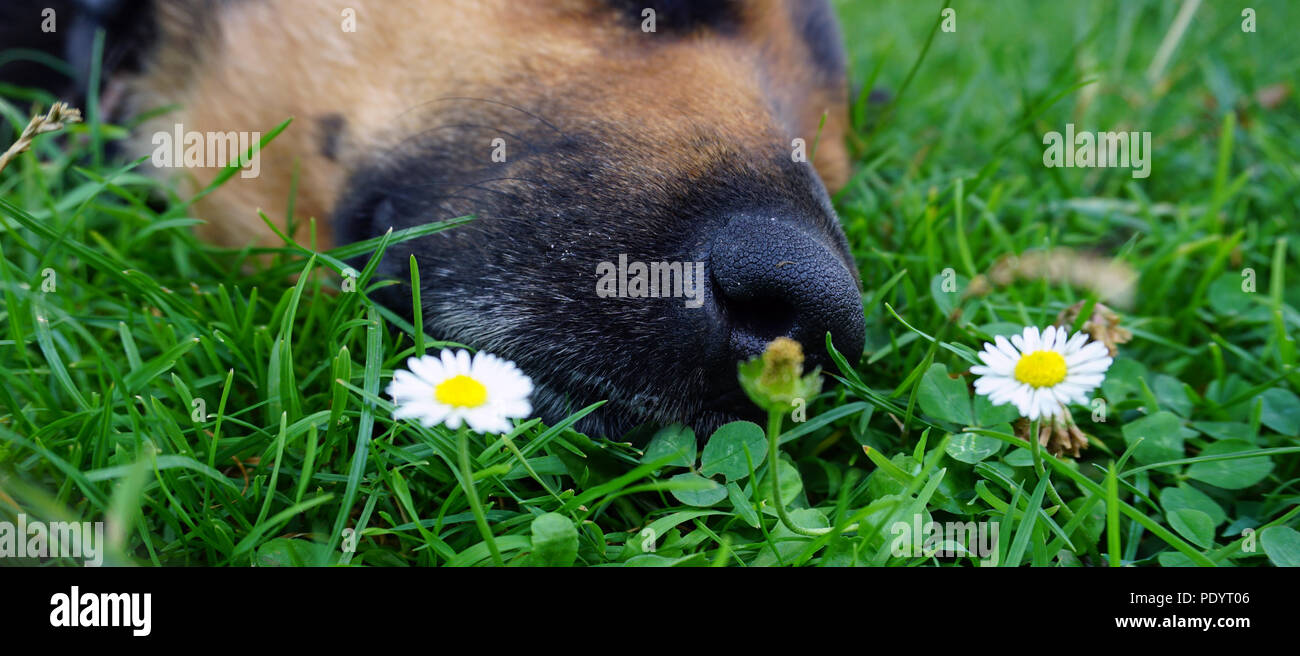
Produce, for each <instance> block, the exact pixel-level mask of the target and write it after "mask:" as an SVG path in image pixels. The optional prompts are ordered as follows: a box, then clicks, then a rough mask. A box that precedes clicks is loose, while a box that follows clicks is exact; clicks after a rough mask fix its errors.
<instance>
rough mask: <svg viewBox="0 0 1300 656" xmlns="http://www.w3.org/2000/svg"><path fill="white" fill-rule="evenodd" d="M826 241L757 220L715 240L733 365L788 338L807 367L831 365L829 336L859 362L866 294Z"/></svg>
mask: <svg viewBox="0 0 1300 656" xmlns="http://www.w3.org/2000/svg"><path fill="white" fill-rule="evenodd" d="M829 241H830V240H828V239H826V240H824V239H819V238H818V237H817V236H816V235H815V234H814V233H813V232H811V231H810V230H808V229H805V228H803V227H800V226H798V225H795V224H794V223H792V222H790V221H786V220H782V219H779V218H762V217H752V216H743V217H739V218H736V219H733V220H731V221H730V222H729V223H728V224H727V226H726V227H725V228H723V230H722V231H721V232H720V233H719V234H718V235H717V237H716V239H715V241H714V242H713V248H712V249H711V251H710V254H709V268H710V271H711V274H712V277H713V281H714V283H715V287H714V289H715V293H716V297H717V303H718V305H719V306H720V308H719V309H720V313H719V316H721V317H722V318H723V320H724V321H725V322H726V323H727V324H728V325H727V329H728V330H729V332H730V337H729V341H728V347H729V350H730V353H729V354H728V356H729V359H730V360H731V361H732V362H735V361H736V360H742V359H747V358H750V357H753V356H754V355H756V354H758V353H761V352H762V351H763V349H764V348H766V346H767V344H768V343H769V342H771V341H772V340H773V339H775V338H777V337H780V336H786V337H791V338H793V339H795V340H797V341H799V342H800V343H801V344H803V345H804V350H805V352H806V353H807V356H808V359H809V368H811V366H815V365H822V366H827V365H829V364H830V362H829V357H828V356H827V355H826V349H825V346H824V345H825V340H826V333H827V332H830V334H831V338H832V340H833V341H834V343H835V348H836V350H838V351H840V352H841V353H844V354H845V355H847V356H848V357H849V359H850V361H855V362H856V360H857V357H858V355H860V354H861V353H862V348H863V342H864V340H865V317H864V315H863V312H862V296H861V294H859V292H858V286H857V282H856V280H855V277H854V275H853V272H852V270H851V269H850V268H849V267H850V265H849V264H848V263H846V262H845V261H844V259H843V258H842V257H841V256H840V255H839V254H837V253H836V249H835V248H834V247H833V246H831V245H830V244H829V243H827V242H829Z"/></svg>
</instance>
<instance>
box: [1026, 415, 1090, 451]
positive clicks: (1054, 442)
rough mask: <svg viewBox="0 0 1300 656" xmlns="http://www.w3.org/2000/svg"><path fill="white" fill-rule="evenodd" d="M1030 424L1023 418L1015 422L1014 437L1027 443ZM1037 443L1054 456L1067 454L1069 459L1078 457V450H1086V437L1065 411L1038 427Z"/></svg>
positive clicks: (1030, 428)
mask: <svg viewBox="0 0 1300 656" xmlns="http://www.w3.org/2000/svg"><path fill="white" fill-rule="evenodd" d="M1032 426H1033V424H1032V422H1030V421H1029V420H1028V419H1025V418H1024V417H1021V418H1020V419H1017V420H1016V422H1015V430H1016V437H1019V438H1020V439H1022V440H1025V441H1029V431H1030V430H1032ZM1038 443H1039V444H1040V445H1042V446H1043V448H1045V449H1047V452H1048V453H1050V454H1052V455H1054V456H1058V457H1059V456H1061V455H1064V454H1069V455H1070V457H1071V458H1078V457H1079V450H1080V449H1086V448H1088V435H1087V434H1086V433H1084V432H1083V431H1082V430H1079V426H1078V425H1077V424H1075V423H1074V417H1073V416H1071V415H1070V412H1069V411H1068V410H1067V411H1065V412H1062V413H1059V414H1057V415H1056V416H1055V417H1053V418H1051V419H1048V420H1046V421H1044V422H1042V424H1041V425H1039V427H1038Z"/></svg>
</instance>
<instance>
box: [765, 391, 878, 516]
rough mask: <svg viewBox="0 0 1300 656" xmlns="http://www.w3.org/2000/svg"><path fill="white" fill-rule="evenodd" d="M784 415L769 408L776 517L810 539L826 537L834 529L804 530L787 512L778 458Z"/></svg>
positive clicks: (768, 458) (769, 457) (771, 464)
mask: <svg viewBox="0 0 1300 656" xmlns="http://www.w3.org/2000/svg"><path fill="white" fill-rule="evenodd" d="M784 414H785V413H784V412H782V411H781V410H780V409H779V408H769V409H768V411H767V460H768V471H769V472H770V473H771V474H772V503H774V504H775V505H776V516H777V517H779V518H781V523H782V524H785V527H786V528H788V529H790V530H791V531H794V532H795V533H797V534H799V535H806V536H809V537H819V536H822V535H826V534H827V533H830V532H831V531H832V530H834V528H833V527H832V528H804V527H802V526H799V525H798V524H796V523H794V520H793V519H791V517H790V515H789V513H787V512H786V510H785V502H784V501H782V500H781V479H780V473H779V472H780V470H781V466H780V465H781V461H780V458H779V457H778V456H779V455H780V451H778V450H777V448H778V444H777V441H778V440H777V438H779V437H780V436H781V419H782V417H783V416H784ZM856 530H858V525H857V524H856V523H854V524H850V525H848V526H846V527H844V528H843V529H842V531H841V532H844V533H847V532H849V531H856Z"/></svg>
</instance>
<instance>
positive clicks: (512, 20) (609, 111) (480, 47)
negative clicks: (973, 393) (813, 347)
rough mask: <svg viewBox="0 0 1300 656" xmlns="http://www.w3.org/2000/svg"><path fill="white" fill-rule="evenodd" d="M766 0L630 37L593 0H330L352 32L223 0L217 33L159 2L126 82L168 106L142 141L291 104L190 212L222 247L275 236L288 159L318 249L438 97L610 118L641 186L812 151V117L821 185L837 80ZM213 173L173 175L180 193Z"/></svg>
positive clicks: (266, 5)
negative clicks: (696, 132) (241, 164)
mask: <svg viewBox="0 0 1300 656" xmlns="http://www.w3.org/2000/svg"><path fill="white" fill-rule="evenodd" d="M782 1H787V2H798V1H801V0H757V1H756V2H754V3H751V5H749V7H748V9H747V11H746V12H745V17H744V20H743V23H742V26H741V29H740V34H739V35H737V36H735V37H727V38H721V37H717V36H710V35H705V34H701V35H700V36H693V35H692V36H686V37H681V38H669V37H667V36H664V37H662V38H661V37H658V36H657V35H649V36H648V37H647V38H641V37H642V35H639V34H638V35H632V34H629V30H628V28H627V27H626V26H620V25H617V24H615V22H614V21H612V20H608V16H606V17H605V19H603V20H602V19H601V15H600V13H599V6H598V5H599V3H597V2H596V1H595V0H549V1H540V0H537V1H534V0H527V1H517V0H403V1H401V2H396V1H392V0H372V1H366V0H353V1H351V2H348V3H344V6H348V7H353V8H355V10H356V23H357V30H356V32H344V31H343V29H342V22H343V16H342V15H341V13H340V12H341V8H342V7H341V6H340V5H335V4H333V3H326V2H316V1H302V0H261V1H259V2H231V3H228V4H222V5H220V6H221V8H220V9H219V10H217V11H218V13H217V14H216V15H215V17H216V18H217V22H218V24H219V26H218V29H216V30H212V29H211V28H208V29H207V30H205V31H202V32H201V33H198V32H199V31H200V28H199V27H198V25H197V22H196V21H195V20H194V16H193V14H192V13H190V12H187V11H184V10H180V9H176V8H174V7H173V8H172V9H170V10H164V11H163V12H162V16H161V22H162V32H163V37H164V41H163V45H162V47H161V48H160V50H159V52H160V56H159V59H158V60H157V61H156V62H155V63H154V65H153V68H152V69H150V70H147V71H146V72H145V74H144V75H142V76H141V77H139V78H138V79H136V80H134V81H133V82H132V90H133V91H134V98H135V103H136V105H137V106H138V108H140V109H147V108H151V107H160V106H166V105H177V106H179V109H178V110H176V111H174V112H171V113H169V114H167V115H165V116H161V117H157V118H155V119H153V120H152V121H150V122H149V123H148V124H146V125H144V126H142V128H141V130H140V132H139V138H140V140H141V144H140V145H141V148H140V150H141V152H148V150H149V146H148V143H149V141H148V135H150V134H152V133H153V132H155V131H160V130H161V131H170V130H172V128H173V126H174V125H175V124H176V123H180V124H182V125H183V126H184V129H185V130H187V131H188V130H197V131H200V132H208V131H223V132H224V131H229V130H237V131H250V132H251V131H258V132H262V133H266V132H268V131H269V130H270V129H271V128H272V127H274V126H275V125H276V124H278V123H280V122H281V121H283V120H284V119H285V118H287V117H291V116H292V117H294V123H293V124H292V125H291V126H290V127H289V128H288V129H287V130H286V131H285V132H284V133H283V134H281V135H280V136H279V137H278V138H277V139H276V141H275V142H274V143H273V144H272V145H271V146H269V147H268V149H267V150H265V151H264V152H262V154H261V158H262V159H261V175H260V177H258V178H255V179H243V178H241V177H239V176H235V177H234V178H233V179H231V180H230V181H229V182H228V183H227V184H226V185H225V186H224V187H223V188H222V189H220V190H219V191H217V192H216V193H214V194H212V195H211V196H208V197H206V198H204V199H203V200H201V201H200V202H199V203H198V205H197V207H196V208H195V212H196V214H197V215H198V216H199V217H200V218H203V219H205V220H207V221H208V223H207V225H206V226H204V227H203V228H202V230H201V233H202V234H203V236H205V237H206V238H208V239H210V240H213V241H216V242H218V243H222V244H226V245H231V246H242V245H245V244H248V243H250V242H257V243H261V244H274V243H275V242H276V240H275V239H274V237H273V234H272V233H270V231H269V230H267V228H266V226H265V225H263V223H262V221H261V220H260V219H259V218H258V216H257V210H258V209H261V210H263V211H265V212H266V213H267V215H268V216H270V217H271V218H273V219H274V220H276V221H278V222H280V223H283V222H284V216H285V213H286V211H287V205H286V203H287V199H288V197H289V192H290V185H291V180H292V175H293V171H294V167H295V163H296V164H297V166H298V169H299V171H300V182H299V185H298V193H297V201H296V204H297V208H296V214H297V216H298V217H299V218H298V220H297V223H299V224H300V225H301V224H304V223H305V219H306V218H308V217H315V218H316V219H317V226H318V234H319V241H318V245H319V246H320V247H322V248H324V247H328V246H329V245H331V243H332V238H331V229H330V226H329V222H328V219H329V216H330V214H331V210H332V209H333V207H334V205H335V203H336V202H337V201H338V198H339V193H340V191H341V189H342V187H343V185H344V184H345V179H346V174H347V172H348V171H349V165H350V164H351V163H355V162H357V161H359V160H360V159H362V158H366V157H373V156H375V154H376V153H378V152H382V151H383V149H385V148H387V147H390V146H393V145H396V144H400V143H402V142H403V140H404V138H406V137H407V136H409V135H411V134H415V133H418V132H420V131H422V130H427V129H429V127H430V125H431V123H436V121H433V120H432V118H431V117H434V116H436V112H437V110H438V107H437V104H436V101H437V100H438V99H441V98H448V97H452V96H477V97H499V96H503V95H504V96H505V97H502V98H501V100H503V101H505V102H517V101H518V99H519V98H542V99H547V98H550V97H555V98H557V99H558V101H559V104H564V105H567V106H569V107H577V108H579V111H576V112H570V113H571V114H577V115H578V116H576V117H574V116H569V117H567V120H579V121H580V120H581V116H582V115H587V116H599V117H601V118H602V119H604V120H606V121H608V122H610V123H613V124H618V125H626V126H628V129H629V130H633V129H634V130H636V131H637V133H636V135H635V138H634V139H632V138H628V139H627V140H626V143H627V144H628V148H630V149H635V150H637V152H635V153H629V156H628V158H627V161H629V162H635V164H634V166H636V167H638V169H639V170H636V171H633V173H635V174H637V177H641V178H643V179H645V180H647V181H648V182H651V181H653V180H654V179H655V178H656V176H662V175H663V174H664V172H676V173H677V174H679V175H681V176H684V177H687V178H690V177H694V176H701V175H704V174H705V172H706V171H707V170H709V167H708V164H709V162H710V161H711V160H712V159H714V158H718V157H734V156H736V151H737V150H739V149H743V148H744V147H745V146H759V145H769V146H770V145H771V144H778V145H779V146H780V147H781V148H784V149H787V150H788V149H789V148H790V140H791V139H792V138H794V137H801V138H804V139H805V140H806V141H807V143H808V147H809V148H810V149H811V148H812V145H813V143H814V141H815V140H816V139H817V128H818V123H819V122H820V120H821V118H822V115H823V113H825V114H826V115H827V123H826V127H825V129H824V130H823V132H822V134H821V137H820V143H819V147H818V150H817V153H816V161H815V165H816V166H817V169H818V171H819V172H820V173H821V175H822V177H823V179H824V181H825V182H826V183H827V186H828V187H830V188H831V189H832V190H834V189H836V188H838V187H839V186H841V185H843V184H844V182H845V180H846V179H847V175H848V157H847V153H846V151H845V149H844V145H843V134H844V129H845V120H846V116H845V115H846V111H845V110H846V107H845V91H844V89H843V88H842V85H838V84H837V85H831V86H830V88H826V87H825V86H819V85H818V84H817V83H815V82H813V80H815V79H816V78H817V73H818V72H817V71H815V70H812V65H811V64H810V63H808V56H807V52H806V46H805V45H804V44H803V42H802V41H801V40H800V38H799V35H798V34H797V33H796V32H795V28H794V27H792V26H791V25H790V24H789V20H788V19H787V18H786V17H785V14H786V11H787V10H786V8H785V6H784V5H783V4H782ZM161 4H162V5H163V6H164V7H165V6H167V5H168V4H169V3H166V2H164V3H161ZM633 29H634V28H633ZM328 115H341V116H342V117H344V119H345V120H346V122H347V125H346V128H345V130H344V131H343V134H342V135H341V136H340V141H339V152H338V161H333V160H331V159H329V158H327V157H325V156H323V155H322V154H321V152H320V151H321V148H320V143H321V141H322V138H323V135H321V134H320V130H321V127H320V124H319V123H318V119H319V118H320V117H323V116H328ZM548 118H552V119H556V120H557V121H558V120H559V119H558V118H557V117H548ZM702 123H707V124H708V125H709V126H710V127H711V128H712V129H715V130H718V131H720V132H722V133H723V134H725V135H729V136H730V137H732V139H733V143H734V146H735V148H734V149H732V148H727V147H717V148H705V149H701V148H698V147H697V146H696V144H695V143H694V142H692V141H691V133H690V131H689V128H690V126H692V125H698V124H702ZM768 125H773V126H777V129H776V130H764V129H762V128H761V126H768ZM756 126H757V127H756ZM612 138H613V139H616V140H619V139H620V136H619V135H613V136H612ZM723 141H724V142H725V141H726V139H724V140H723ZM762 142H768V143H766V144H765V143H762ZM487 147H488V146H487V144H485V145H484V148H485V151H486V150H487ZM216 174H217V171H216V170H215V169H188V170H185V172H184V175H186V176H188V177H190V178H191V181H190V184H191V186H192V190H195V191H197V190H198V189H201V188H203V187H204V186H206V185H207V184H208V183H209V182H210V181H211V180H212V178H213V177H214V176H215V175H216ZM298 238H299V239H304V238H305V235H304V234H303V233H302V232H300V233H299V235H298Z"/></svg>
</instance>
